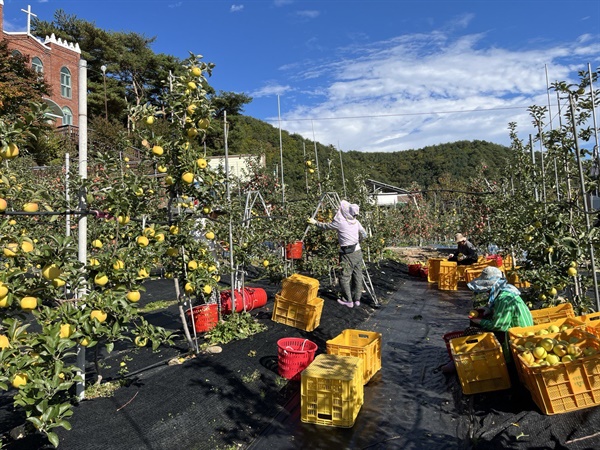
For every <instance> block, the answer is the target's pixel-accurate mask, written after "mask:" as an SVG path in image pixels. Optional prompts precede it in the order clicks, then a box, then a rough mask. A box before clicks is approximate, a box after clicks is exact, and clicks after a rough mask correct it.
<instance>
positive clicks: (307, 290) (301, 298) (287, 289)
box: [279, 273, 319, 304]
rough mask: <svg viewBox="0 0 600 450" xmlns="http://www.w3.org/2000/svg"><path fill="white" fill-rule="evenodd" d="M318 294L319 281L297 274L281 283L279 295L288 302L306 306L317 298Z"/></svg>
mask: <svg viewBox="0 0 600 450" xmlns="http://www.w3.org/2000/svg"><path fill="white" fill-rule="evenodd" d="M318 292H319V280H316V279H314V278H310V277H307V276H304V275H300V274H297V273H296V274H294V275H292V276H290V277H287V278H285V279H284V280H283V281H282V282H281V292H279V295H281V296H282V297H283V298H285V299H286V300H288V301H291V302H296V303H304V304H305V303H308V302H309V301H310V300H312V299H314V298H316V297H317V294H318Z"/></svg>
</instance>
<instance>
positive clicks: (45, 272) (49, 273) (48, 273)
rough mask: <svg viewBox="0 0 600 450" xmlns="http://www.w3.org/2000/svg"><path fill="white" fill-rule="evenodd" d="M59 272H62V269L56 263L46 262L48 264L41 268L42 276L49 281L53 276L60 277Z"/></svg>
mask: <svg viewBox="0 0 600 450" xmlns="http://www.w3.org/2000/svg"><path fill="white" fill-rule="evenodd" d="M61 274H62V271H61V270H60V268H59V267H58V266H57V265H56V264H48V265H46V266H44V268H43V269H42V276H43V277H44V278H45V279H46V280H49V281H52V280H54V279H55V278H58V277H60V276H61Z"/></svg>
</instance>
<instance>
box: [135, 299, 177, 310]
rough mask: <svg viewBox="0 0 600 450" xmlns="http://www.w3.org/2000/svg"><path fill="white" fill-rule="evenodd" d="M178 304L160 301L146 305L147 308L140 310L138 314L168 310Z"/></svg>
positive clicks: (172, 301)
mask: <svg viewBox="0 0 600 450" xmlns="http://www.w3.org/2000/svg"><path fill="white" fill-rule="evenodd" d="M176 303H177V300H158V301H156V302H150V303H148V304H146V306H143V307H142V308H139V309H138V312H141V313H148V312H152V311H158V310H161V309H166V308H168V307H169V306H172V305H175V304H176Z"/></svg>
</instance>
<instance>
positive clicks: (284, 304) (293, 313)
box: [271, 294, 325, 331]
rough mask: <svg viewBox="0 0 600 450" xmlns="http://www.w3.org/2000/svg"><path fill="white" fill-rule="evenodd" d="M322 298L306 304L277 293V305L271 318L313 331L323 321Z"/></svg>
mask: <svg viewBox="0 0 600 450" xmlns="http://www.w3.org/2000/svg"><path fill="white" fill-rule="evenodd" d="M324 303H325V301H324V300H323V299H322V298H318V297H317V298H314V299H312V300H310V301H309V302H308V303H306V304H300V303H296V302H292V301H289V300H287V299H285V298H283V297H282V296H281V295H279V294H275V305H274V306H273V315H272V317H271V319H272V320H273V321H274V322H278V323H283V324H285V325H289V326H291V327H295V328H299V329H301V330H304V331H313V330H314V329H315V328H317V327H318V326H319V324H320V323H321V313H322V312H323V304H324Z"/></svg>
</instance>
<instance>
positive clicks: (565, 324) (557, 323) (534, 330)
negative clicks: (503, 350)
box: [508, 311, 585, 339]
mask: <svg viewBox="0 0 600 450" xmlns="http://www.w3.org/2000/svg"><path fill="white" fill-rule="evenodd" d="M532 312H533V311H532ZM551 326H554V327H557V328H558V331H564V328H568V329H571V328H585V323H584V322H583V321H582V320H579V319H578V318H576V317H561V318H559V319H556V320H553V321H552V322H544V323H540V324H538V325H532V326H530V327H513V328H509V329H508V337H509V339H515V338H518V337H528V336H534V335H538V336H541V337H544V335H546V334H553V332H552V331H549V330H548V328H549V327H551ZM543 330H546V331H547V333H544V334H538V333H541V332H542V331H543ZM558 331H554V333H558ZM519 335H520V336H519Z"/></svg>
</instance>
